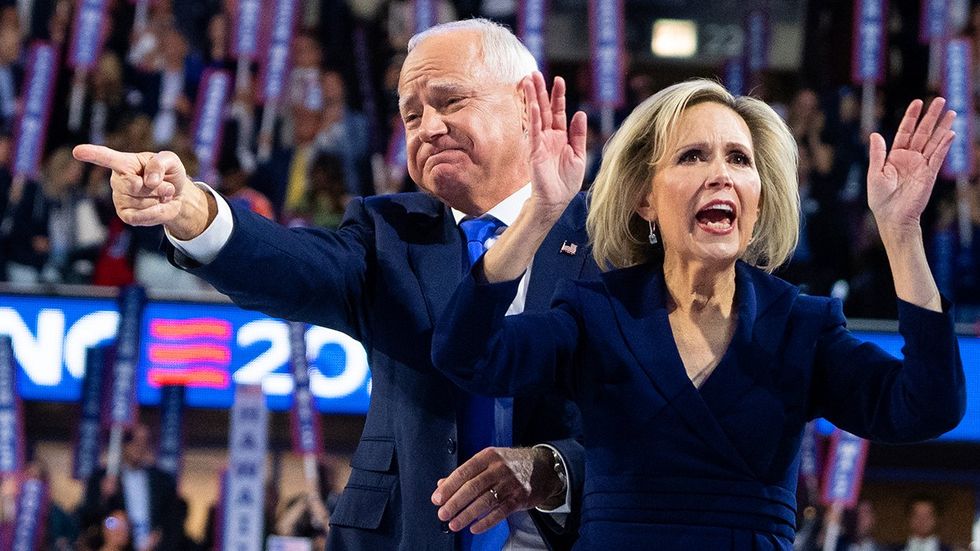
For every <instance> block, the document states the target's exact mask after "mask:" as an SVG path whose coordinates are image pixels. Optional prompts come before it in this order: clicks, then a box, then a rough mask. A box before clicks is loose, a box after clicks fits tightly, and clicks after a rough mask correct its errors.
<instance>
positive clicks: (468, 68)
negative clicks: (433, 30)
mask: <svg viewBox="0 0 980 551" xmlns="http://www.w3.org/2000/svg"><path fill="white" fill-rule="evenodd" d="M481 48H482V45H481V42H480V39H479V34H477V33H476V32H474V31H467V30H462V31H453V32H449V33H445V34H441V35H435V36H432V37H430V38H429V39H427V40H426V41H425V42H423V43H422V44H420V45H419V46H418V47H416V48H415V49H414V50H413V51H412V52H411V53H410V54H408V57H407V58H406V59H405V64H404V65H403V66H402V72H401V78H400V79H399V83H398V96H399V110H400V112H401V116H402V121H403V122H404V123H405V139H406V142H407V143H406V146H407V160H408V173H409V175H411V177H412V179H413V180H414V181H415V182H416V183H417V184H418V185H419V186H420V187H421V188H422V189H424V190H426V191H428V192H430V193H432V194H433V195H435V196H436V197H439V198H440V199H442V200H443V201H445V202H446V203H448V204H449V205H450V206H452V207H454V208H457V209H459V210H461V211H463V212H466V213H467V214H472V215H479V214H483V213H484V212H486V211H487V210H489V209H490V208H492V207H493V206H494V205H496V204H497V203H499V202H500V201H502V200H503V199H505V198H506V197H507V196H509V195H510V194H511V193H513V192H514V191H516V190H517V189H519V188H520V187H521V186H523V185H524V184H526V183H527V182H528V179H529V173H528V154H527V148H526V143H527V138H526V136H525V135H524V128H525V124H524V122H523V121H524V103H523V97H522V94H521V93H520V91H519V88H518V85H517V84H516V83H515V84H503V83H500V82H499V80H500V79H499V78H497V77H496V76H495V75H494V74H493V73H491V72H490V71H488V70H487V68H486V67H485V66H484V64H483V62H482V52H481Z"/></svg>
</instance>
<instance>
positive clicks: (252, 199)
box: [218, 154, 276, 220]
mask: <svg viewBox="0 0 980 551" xmlns="http://www.w3.org/2000/svg"><path fill="white" fill-rule="evenodd" d="M218 174H219V176H220V177H221V192H222V193H224V194H225V196H226V197H227V198H228V202H229V203H234V204H236V205H241V206H242V207H244V208H247V209H248V210H250V211H252V212H254V213H256V214H260V215H262V216H264V217H266V218H268V219H269V220H275V218H276V213H275V211H274V210H273V209H272V203H270V202H269V200H268V199H266V197H265V195H262V194H261V193H259V192H258V191H256V190H254V189H252V188H251V187H249V185H248V175H247V174H245V171H244V170H242V165H241V164H240V163H239V162H238V157H237V156H236V155H232V154H228V155H222V159H221V162H220V163H219V165H218Z"/></svg>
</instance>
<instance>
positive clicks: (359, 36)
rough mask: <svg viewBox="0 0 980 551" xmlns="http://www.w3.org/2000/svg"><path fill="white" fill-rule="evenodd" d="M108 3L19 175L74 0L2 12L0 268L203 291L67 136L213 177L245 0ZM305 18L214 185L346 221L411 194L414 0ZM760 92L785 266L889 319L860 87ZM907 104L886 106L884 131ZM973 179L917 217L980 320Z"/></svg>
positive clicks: (949, 186) (354, 2)
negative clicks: (203, 85)
mask: <svg viewBox="0 0 980 551" xmlns="http://www.w3.org/2000/svg"><path fill="white" fill-rule="evenodd" d="M8 3H10V2H9V1H8ZM25 4H26V5H29V6H32V7H31V8H30V9H24V8H23V5H25ZM108 4H109V6H110V7H109V13H110V17H109V18H108V21H109V23H108V26H107V29H106V36H105V49H104V50H103V53H102V55H101V57H100V58H99V60H98V62H97V63H96V65H95V67H94V68H93V69H92V70H91V71H88V72H86V73H84V74H76V73H73V72H72V71H70V70H69V69H67V68H65V69H62V72H61V74H60V76H59V80H58V84H57V87H56V92H55V99H54V102H53V105H54V108H53V113H52V116H51V119H50V127H49V130H48V139H47V146H46V148H45V149H46V151H45V155H44V158H43V163H42V165H43V168H42V170H41V171H40V174H39V176H38V177H37V178H33V179H27V180H26V181H21V180H20V179H14V178H12V177H11V174H10V166H11V161H12V147H11V145H12V139H13V132H14V130H15V125H16V119H17V115H18V112H19V109H20V107H21V105H20V104H21V99H22V98H20V97H19V96H18V91H19V90H21V88H22V84H23V82H22V80H23V73H24V60H25V53H26V50H27V47H28V46H29V45H30V44H31V43H32V41H34V40H37V39H42V40H49V41H51V42H52V43H54V44H56V45H57V46H58V48H59V51H60V52H61V57H62V59H64V56H65V55H66V54H67V50H68V41H69V39H70V37H71V25H72V20H73V17H72V11H73V9H74V5H75V3H74V2H73V1H71V0H46V1H43V0H35V1H34V2H27V3H24V2H20V3H12V5H10V6H7V7H3V8H0V281H7V282H9V283H11V284H37V283H42V284H43V283H85V284H95V285H122V284H127V283H130V282H133V281H138V282H140V283H143V284H144V285H147V286H150V287H155V286H162V287H165V288H168V289H176V290H193V289H200V288H202V286H203V283H201V282H199V281H198V280H197V279H196V278H194V277H193V276H189V275H187V274H184V273H182V272H180V271H178V270H176V269H174V268H172V267H171V266H170V265H169V263H168V262H167V260H166V258H164V256H163V255H162V253H161V251H160V248H159V244H160V241H161V239H162V230H161V229H159V228H131V227H128V226H125V225H124V224H122V223H121V222H120V221H119V220H118V219H117V218H116V217H115V215H114V213H113V211H112V208H111V198H110V197H109V195H108V194H109V187H108V185H107V179H108V174H107V173H106V172H105V171H104V170H101V169H96V168H92V167H88V166H83V165H81V164H80V163H78V162H76V161H75V160H73V159H72V157H71V154H70V148H71V146H73V145H75V144H78V143H84V142H89V143H99V144H105V145H108V146H110V147H114V148H118V149H123V150H127V151H159V150H163V149H169V150H172V151H175V152H177V153H178V155H180V157H181V158H182V159H184V160H185V163H186V164H188V169H189V172H190V173H191V175H192V176H202V175H201V174H198V170H197V167H196V165H195V163H194V161H193V159H194V149H193V144H192V143H191V137H190V132H191V128H192V124H193V119H194V109H195V104H196V100H197V89H198V87H199V84H200V82H201V78H202V75H203V74H205V71H206V70H207V69H209V68H219V69H228V70H229V71H230V72H231V74H235V73H236V71H238V69H239V67H238V65H239V62H238V60H237V59H236V58H234V57H233V55H232V47H231V43H230V41H231V38H232V35H233V32H232V13H233V12H232V11H231V8H232V6H233V4H234V2H232V1H230V0H207V1H192V0H157V1H155V2H152V3H151V8H150V12H149V14H148V18H147V22H146V23H145V24H139V23H137V22H135V13H134V5H133V3H132V2H129V1H123V0H110V1H109V2H108ZM513 4H514V3H513V2H493V1H486V0H485V1H482V2H479V1H468V0H457V1H455V2H442V3H439V10H438V14H439V15H438V17H439V20H440V21H444V20H451V19H454V18H457V17H467V16H474V15H478V16H486V17H491V18H494V19H497V20H501V21H503V22H505V23H509V24H514V22H515V17H514V5H513ZM299 18H300V21H299V24H298V31H297V33H296V35H295V37H294V40H293V43H292V51H291V59H292V69H291V72H290V74H289V76H288V79H287V82H286V91H285V93H284V94H283V96H284V97H283V98H282V100H281V101H280V102H279V104H278V105H277V106H276V108H275V110H274V113H275V116H274V117H267V116H265V113H264V111H265V110H266V109H272V107H270V106H268V105H262V104H260V103H258V102H257V101H256V94H255V93H254V90H255V89H256V88H257V87H256V86H254V84H255V79H256V78H258V74H259V72H258V70H257V65H256V63H254V62H253V63H251V64H248V63H246V64H245V68H246V69H250V70H249V71H247V74H250V75H252V77H251V78H252V85H243V86H238V87H236V90H235V92H234V93H233V97H232V98H231V100H230V102H229V105H228V106H227V109H226V110H225V120H224V124H223V132H222V135H223V138H224V139H223V145H222V148H221V152H220V154H219V155H218V159H217V161H216V163H215V164H216V167H215V169H216V173H215V174H209V175H208V183H209V184H210V185H212V186H213V187H215V188H216V189H218V190H219V191H221V192H222V193H223V194H225V195H226V196H227V197H228V198H229V199H230V200H231V201H235V202H240V203H242V204H245V205H247V206H248V207H249V208H251V209H252V210H254V211H256V212H259V213H261V214H262V215H264V216H267V217H269V218H272V219H276V220H278V221H280V222H282V223H284V224H288V225H292V226H323V227H335V226H336V225H337V224H338V223H339V222H340V220H341V218H342V215H343V212H344V209H345V206H346V203H347V202H348V201H349V200H350V198H351V197H353V196H357V195H371V194H381V193H392V192H398V191H404V190H412V189H414V185H413V184H412V183H411V181H410V180H408V179H407V176H406V171H405V168H404V149H403V144H402V142H403V137H402V136H403V134H402V130H401V123H400V119H399V116H398V108H397V94H396V90H397V78H398V71H399V68H400V63H401V61H402V59H403V57H404V50H405V46H406V44H407V40H408V38H409V36H410V35H411V28H410V21H411V15H410V3H409V2H406V1H400V0H390V1H381V0H376V1H370V0H324V1H321V2H306V1H304V2H301V14H299ZM973 20H975V21H976V22H977V24H974V25H971V26H970V27H969V29H968V32H969V33H971V35H973V36H978V37H980V35H977V34H976V32H975V31H974V30H973V29H977V28H980V9H974V17H973ZM576 71H577V72H576V73H575V74H569V75H566V76H568V77H569V78H568V80H569V83H570V90H569V97H570V99H571V100H572V101H571V102H570V103H571V104H572V105H570V106H569V108H570V109H573V108H576V109H578V108H581V109H585V110H587V112H589V111H591V112H590V116H591V119H590V133H589V160H588V162H589V167H590V170H589V174H590V175H593V174H594V173H595V170H597V168H598V162H599V158H600V157H601V149H602V144H603V142H604V139H605V138H606V136H603V135H602V134H601V132H600V131H599V130H598V125H597V124H595V123H596V122H597V121H598V119H599V117H598V116H596V115H598V114H597V113H596V112H595V111H594V110H592V109H590V108H589V105H588V102H587V101H586V100H584V99H582V100H580V101H575V100H576V99H577V98H586V97H587V90H584V89H580V88H583V85H579V83H582V82H587V80H588V79H586V78H582V74H586V68H585V67H584V66H583V67H579V68H578V69H576ZM580 73H581V74H580ZM76 81H77V82H78V83H79V85H81V86H83V87H84V91H85V94H84V107H83V109H82V110H81V112H80V116H75V117H72V116H70V113H69V108H68V105H69V101H68V98H69V96H70V94H71V89H72V87H73V83H75V82H76ZM627 82H628V88H629V93H628V96H629V98H630V100H629V105H627V106H626V107H625V108H624V109H623V110H621V112H622V113H625V112H628V110H629V109H630V108H632V107H633V106H634V105H636V103H638V102H639V101H642V100H643V99H644V98H645V97H647V96H648V95H649V94H651V93H652V92H654V91H656V90H655V89H654V87H653V86H652V85H651V82H652V80H651V79H650V78H649V76H648V75H646V74H644V72H643V71H642V70H640V69H639V68H635V69H634V70H632V71H630V74H629V75H628V77H627ZM246 84H248V83H246ZM924 89H925V88H924ZM880 98H881V94H879V99H880ZM763 99H766V100H767V101H770V102H771V103H772V104H773V105H774V106H776V107H778V108H779V109H781V112H783V113H784V114H785V117H786V121H787V123H788V124H789V126H790V128H791V129H792V131H793V133H794V135H795V136H796V137H797V140H798V143H799V146H800V186H801V194H802V197H803V203H802V207H803V213H804V216H803V220H804V224H803V225H802V227H801V230H800V231H801V239H800V246H799V248H798V250H797V253H796V255H795V256H794V258H793V260H792V262H791V263H790V264H789V265H788V266H786V267H785V268H784V269H783V270H782V271H781V272H780V275H781V276H783V277H785V278H786V279H789V280H791V281H793V282H794V283H797V284H800V285H801V286H803V287H804V288H805V289H806V290H807V291H808V292H810V293H812V294H831V295H834V296H838V297H840V298H841V299H842V300H844V301H845V311H846V312H847V314H848V315H849V316H851V317H866V318H893V317H894V316H895V315H896V306H895V303H894V300H893V298H891V297H892V293H893V291H892V284H891V281H890V275H889V270H888V268H887V260H886V258H885V255H884V250H883V248H882V246H881V243H880V241H879V239H878V238H877V235H876V228H875V224H874V221H873V219H872V218H871V216H870V212H869V210H868V208H867V206H866V199H865V193H866V192H865V180H864V176H865V172H866V167H867V136H866V133H864V132H862V131H861V130H860V122H859V119H860V90H856V89H853V88H847V87H844V88H840V89H839V90H835V91H832V92H828V91H826V90H816V89H810V88H798V90H797V91H796V93H795V95H794V96H792V97H787V98H763ZM900 115H901V114H900V113H890V112H888V110H887V109H886V108H885V107H884V102H879V108H878V112H877V117H878V122H879V128H881V129H882V131H883V132H884V133H885V135H886V138H890V136H889V130H892V131H893V128H894V126H893V124H894V123H895V121H897V120H898V118H899V117H900ZM263 118H267V119H269V120H273V121H275V122H274V124H273V125H272V126H271V127H270V128H271V132H266V131H264V130H263V124H262V122H261V121H263ZM978 153H980V150H978ZM589 183H590V182H589V181H587V182H586V186H588V184H589ZM967 189H968V190H969V191H968V192H967V193H962V192H960V193H959V194H957V192H956V186H955V185H954V184H953V183H952V182H948V181H940V182H939V184H938V188H937V191H936V192H935V193H934V194H933V201H932V203H933V204H932V205H931V206H930V209H929V211H928V217H927V219H926V220H924V224H923V227H924V229H925V231H926V232H927V235H926V236H925V239H926V243H927V247H928V249H929V251H928V253H929V257H930V261H931V264H932V267H933V270H934V273H935V275H936V279H937V281H938V282H939V286H940V288H941V290H942V291H943V292H944V293H945V294H946V295H947V296H949V297H951V298H952V299H953V300H954V301H955V302H956V303H957V304H958V306H959V309H958V312H959V314H958V315H959V319H960V321H966V322H974V321H976V320H977V319H978V318H980V277H978V274H977V272H978V270H977V269H976V265H977V263H978V262H980V235H977V234H978V228H980V193H978V191H977V190H978V189H980V187H978V185H977V184H976V183H975V182H974V181H971V182H970V185H969V186H968V187H967ZM960 212H963V213H967V215H968V216H969V218H970V224H969V227H970V228H971V229H970V231H967V232H964V231H963V230H962V228H961V227H960V224H959V222H958V220H959V218H960V214H959V213H960ZM967 234H968V235H967Z"/></svg>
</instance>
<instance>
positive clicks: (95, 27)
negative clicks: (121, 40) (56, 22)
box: [68, 0, 108, 70]
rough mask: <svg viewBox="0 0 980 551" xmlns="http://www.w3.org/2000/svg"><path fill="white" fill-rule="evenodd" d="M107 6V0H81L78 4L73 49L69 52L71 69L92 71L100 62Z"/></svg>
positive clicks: (73, 33) (106, 19)
mask: <svg viewBox="0 0 980 551" xmlns="http://www.w3.org/2000/svg"><path fill="white" fill-rule="evenodd" d="M107 6H108V2H107V1H106V0H79V1H78V3H77V4H76V10H75V24H74V28H73V30H72V38H71V47H70V48H69V50H68V65H69V66H71V68H73V69H75V70H78V69H86V70H87V69H91V68H92V66H93V65H95V62H96V61H98V59H99V54H100V53H102V40H103V38H104V36H105V34H104V33H105V24H106V21H108V17H107V16H106V8H107Z"/></svg>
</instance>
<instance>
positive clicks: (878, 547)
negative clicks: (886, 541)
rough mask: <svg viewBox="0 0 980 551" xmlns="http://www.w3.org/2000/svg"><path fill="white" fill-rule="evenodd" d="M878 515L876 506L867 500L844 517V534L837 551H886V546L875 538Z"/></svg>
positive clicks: (863, 500) (860, 502)
mask: <svg viewBox="0 0 980 551" xmlns="http://www.w3.org/2000/svg"><path fill="white" fill-rule="evenodd" d="M877 522H878V515H877V513H876V512H875V507H874V504H872V503H871V502H870V501H868V500H866V499H862V500H861V501H859V502H858V504H857V507H855V508H854V509H852V510H850V511H848V512H847V513H846V514H845V515H844V526H843V529H844V533H843V536H842V537H841V539H840V540H839V542H838V544H837V548H836V551H885V546H884V545H882V544H880V543H878V540H877V539H876V538H875V526H876V524H877Z"/></svg>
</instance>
